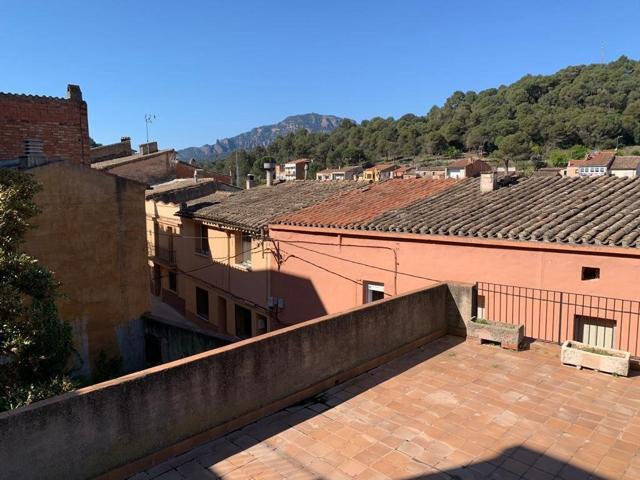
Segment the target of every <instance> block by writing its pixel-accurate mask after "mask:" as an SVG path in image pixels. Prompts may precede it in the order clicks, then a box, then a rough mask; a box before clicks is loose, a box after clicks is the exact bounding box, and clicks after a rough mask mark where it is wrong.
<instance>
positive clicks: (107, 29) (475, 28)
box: [0, 0, 640, 148]
mask: <svg viewBox="0 0 640 480" xmlns="http://www.w3.org/2000/svg"><path fill="white" fill-rule="evenodd" d="M638 20H640V0H626V1H624V0H620V1H616V0H608V1H604V0H603V1H593V0H580V1H569V0H565V1H558V0H555V1H546V0H544V1H543V0H536V1H533V0H532V1H529V2H518V1H491V0H485V1H471V0H469V1H455V0H449V1H439V0H438V1H436V0H433V1H429V0H413V1H403V0H395V1H389V0H387V1H378V0H341V1H334V0H324V1H320V2H318V1H311V0H298V1H288V0H285V1H277V0H271V1H264V0H263V1H258V0H254V1H242V0H234V1H226V2H222V1H218V0H209V1H205V0H201V1H195V0H182V1H179V2H177V1H165V0H156V1H147V0H129V1H115V0H113V1H110V0H104V1H100V0H95V1H87V0H84V1H69V0H56V1H51V0H41V1H34V0H0V91H5V92H7V91H8V92H20V93H35V94H43V95H54V96H63V95H64V93H65V89H66V84H67V83H77V84H79V85H80V86H81V88H82V90H83V93H84V97H85V99H86V100H87V102H88V104H89V125H90V132H91V136H92V137H93V138H94V139H95V140H96V141H99V142H101V143H110V142H113V141H117V140H118V139H119V138H120V136H122V135H129V136H131V137H132V138H133V141H134V143H136V144H138V143H140V142H142V141H144V136H145V122H144V115H145V114H146V113H154V114H155V115H156V117H157V118H156V121H155V123H154V124H153V125H151V137H153V139H156V140H158V141H159V143H160V145H161V147H166V146H173V147H176V148H182V147H186V146H192V145H201V144H203V143H212V142H214V141H215V140H216V139H217V138H223V137H227V136H232V135H235V134H237V133H240V132H243V131H245V130H248V129H250V128H252V127H255V126H258V125H263V124H267V123H273V122H276V121H279V120H281V119H283V118H284V117H285V116H287V115H292V114H297V113H308V112H317V113H325V114H334V115H339V116H344V117H349V118H353V119H356V120H362V119H366V118H371V117H374V116H383V117H387V116H394V117H398V116H401V115H402V114H404V113H416V114H424V113H425V112H427V111H428V110H429V108H430V107H431V106H432V105H439V104H442V102H443V101H444V100H445V99H446V98H447V96H449V95H450V94H451V93H452V92H453V91H455V90H481V89H484V88H489V87H493V86H497V85H499V84H508V83H511V82H513V81H515V80H517V79H518V78H520V77H521V76H522V75H524V74H527V73H534V74H546V73H552V72H554V71H556V70H558V69H560V68H562V67H565V66H567V65H575V64H584V63H592V62H599V61H600V59H601V57H602V47H603V45H604V56H605V59H606V60H607V61H611V60H614V59H616V58H618V57H619V56H620V55H627V56H629V57H631V58H634V59H640V29H639V28H638Z"/></svg>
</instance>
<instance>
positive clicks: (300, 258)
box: [282, 250, 393, 297]
mask: <svg viewBox="0 0 640 480" xmlns="http://www.w3.org/2000/svg"><path fill="white" fill-rule="evenodd" d="M282 251H283V252H284V253H287V252H286V251H284V250H282ZM290 258H297V259H298V260H300V261H302V262H304V263H307V264H309V265H311V266H313V267H316V268H318V269H320V270H323V271H325V272H327V273H331V274H332V275H336V276H338V277H340V278H343V279H344V280H348V281H349V282H353V283H355V284H356V285H359V286H362V287H364V285H365V282H361V281H360V280H356V279H354V278H350V277H347V276H346V275H342V274H341V273H338V272H334V271H333V270H329V269H328V268H326V267H323V266H321V265H318V264H317V263H314V262H312V261H310V260H306V259H304V258H302V257H299V256H298V255H295V254H287V258H286V259H285V261H286V260H288V259H290ZM382 294H383V295H387V296H389V297H393V295H392V294H390V293H388V292H382Z"/></svg>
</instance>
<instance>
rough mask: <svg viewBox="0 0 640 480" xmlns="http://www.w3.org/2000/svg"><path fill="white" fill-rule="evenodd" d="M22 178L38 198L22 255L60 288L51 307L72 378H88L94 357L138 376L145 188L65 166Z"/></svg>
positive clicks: (145, 304)
mask: <svg viewBox="0 0 640 480" xmlns="http://www.w3.org/2000/svg"><path fill="white" fill-rule="evenodd" d="M27 172H28V173H30V174H32V175H33V176H34V177H35V179H36V180H37V181H38V183H40V184H41V185H42V191H41V192H40V193H38V194H37V196H36V203H37V205H38V206H39V207H40V210H41V211H40V213H39V215H38V216H37V217H36V218H35V219H33V224H34V225H35V228H34V229H32V230H30V231H29V232H28V234H27V236H26V239H25V240H26V241H25V245H24V249H25V252H26V253H28V254H29V255H32V256H33V257H35V258H37V259H38V261H40V262H41V263H42V264H43V265H44V266H46V267H47V268H48V269H50V270H51V271H53V272H54V277H55V279H56V280H57V281H59V282H60V283H61V287H60V294H61V295H60V297H59V299H58V300H57V302H56V303H57V305H58V308H59V311H60V317H61V318H62V319H64V320H66V321H68V322H69V323H70V324H71V326H72V328H73V333H74V341H75V348H76V351H77V352H78V358H77V359H76V360H77V362H76V364H75V365H74V366H75V368H76V371H75V372H74V373H76V374H79V375H82V376H90V375H91V373H92V371H93V369H94V368H95V365H96V361H98V359H100V357H101V356H104V358H106V359H116V360H117V359H120V360H121V361H122V369H123V371H125V372H129V371H134V370H139V369H141V368H144V366H145V351H144V332H143V322H142V319H141V316H142V315H143V314H144V313H145V312H147V311H148V310H149V286H148V278H149V276H148V273H147V267H146V245H145V243H146V241H145V236H144V230H145V224H144V200H143V199H144V190H145V185H143V184H140V183H138V182H133V181H130V180H126V179H122V178H118V177H116V176H113V175H109V174H106V173H104V172H99V171H96V170H93V169H91V168H90V167H89V166H85V165H80V164H76V163H72V162H68V161H56V162H52V163H47V164H44V165H40V166H37V167H33V168H30V169H28V170H27ZM141 236H142V238H141Z"/></svg>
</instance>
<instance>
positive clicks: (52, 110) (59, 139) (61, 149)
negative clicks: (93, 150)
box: [0, 93, 90, 163]
mask: <svg viewBox="0 0 640 480" xmlns="http://www.w3.org/2000/svg"><path fill="white" fill-rule="evenodd" d="M28 138H37V139H39V140H42V142H43V150H44V154H45V155H46V156H49V157H61V158H64V159H67V160H70V161H73V162H76V163H89V156H90V154H89V148H90V147H89V126H88V121H87V104H86V102H84V101H82V100H66V99H62V98H52V97H38V96H31V95H13V94H4V93H0V160H3V159H4V160H6V159H12V158H16V157H18V156H20V155H23V154H24V141H25V140H26V139H28Z"/></svg>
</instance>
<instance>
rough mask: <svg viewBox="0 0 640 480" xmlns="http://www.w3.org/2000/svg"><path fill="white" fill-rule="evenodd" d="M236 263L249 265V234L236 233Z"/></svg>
mask: <svg viewBox="0 0 640 480" xmlns="http://www.w3.org/2000/svg"><path fill="white" fill-rule="evenodd" d="M236 263H237V264H241V265H244V266H245V267H251V235H248V234H246V233H242V234H238V235H236Z"/></svg>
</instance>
